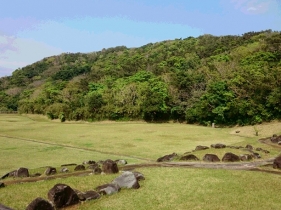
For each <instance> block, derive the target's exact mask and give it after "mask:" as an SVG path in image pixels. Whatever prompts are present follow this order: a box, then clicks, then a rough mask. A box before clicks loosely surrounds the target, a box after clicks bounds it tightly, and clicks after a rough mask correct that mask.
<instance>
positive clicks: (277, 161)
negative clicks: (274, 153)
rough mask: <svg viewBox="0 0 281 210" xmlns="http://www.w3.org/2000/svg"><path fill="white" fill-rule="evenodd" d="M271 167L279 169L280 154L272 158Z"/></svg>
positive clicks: (280, 166) (280, 162) (280, 165)
mask: <svg viewBox="0 0 281 210" xmlns="http://www.w3.org/2000/svg"><path fill="white" fill-rule="evenodd" d="M273 168H278V169H281V156H278V157H276V158H275V159H274V161H273Z"/></svg>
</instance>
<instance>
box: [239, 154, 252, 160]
mask: <svg viewBox="0 0 281 210" xmlns="http://www.w3.org/2000/svg"><path fill="white" fill-rule="evenodd" d="M239 158H240V160H241V161H249V160H252V159H253V157H252V155H250V154H243V155H240V156H239Z"/></svg>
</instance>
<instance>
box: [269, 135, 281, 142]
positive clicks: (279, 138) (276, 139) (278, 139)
mask: <svg viewBox="0 0 281 210" xmlns="http://www.w3.org/2000/svg"><path fill="white" fill-rule="evenodd" d="M270 140H271V142H272V143H278V142H279V141H281V135H280V136H277V135H276V136H273V137H271V138H270Z"/></svg>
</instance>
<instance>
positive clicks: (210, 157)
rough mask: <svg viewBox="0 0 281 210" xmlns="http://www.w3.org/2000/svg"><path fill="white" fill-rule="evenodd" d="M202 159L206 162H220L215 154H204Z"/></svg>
mask: <svg viewBox="0 0 281 210" xmlns="http://www.w3.org/2000/svg"><path fill="white" fill-rule="evenodd" d="M203 161H206V162H220V159H219V158H218V156H217V155H215V154H206V155H204V157H203Z"/></svg>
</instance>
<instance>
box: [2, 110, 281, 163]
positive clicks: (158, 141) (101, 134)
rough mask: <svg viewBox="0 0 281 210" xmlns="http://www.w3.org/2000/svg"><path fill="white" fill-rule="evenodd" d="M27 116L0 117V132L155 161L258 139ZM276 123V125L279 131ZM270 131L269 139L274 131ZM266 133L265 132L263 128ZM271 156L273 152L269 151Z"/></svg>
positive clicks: (187, 128)
mask: <svg viewBox="0 0 281 210" xmlns="http://www.w3.org/2000/svg"><path fill="white" fill-rule="evenodd" d="M34 118H35V117H33V119H31V118H30V116H16V115H0V133H1V134H2V135H7V136H12V137H14V138H27V139H34V140H38V141H40V142H45V143H53V144H60V145H67V146H74V147H79V148H85V149H93V150H97V151H101V152H107V153H113V154H115V155H128V156H136V157H140V158H147V159H151V160H156V159H157V158H158V157H160V156H162V155H164V154H169V153H172V152H177V153H178V154H183V153H185V152H188V151H191V150H193V149H194V148H195V147H196V146H197V145H205V146H210V144H213V143H224V144H227V145H242V146H246V144H252V145H253V146H261V147H265V149H266V148H267V146H264V145H261V144H259V143H258V142H257V139H259V138H260V137H261V136H258V137H257V136H255V135H253V134H250V133H253V131H252V130H251V129H249V130H251V132H249V131H247V130H246V129H245V128H246V127H243V128H239V129H241V132H240V133H239V134H236V133H235V132H234V131H235V130H236V129H237V128H217V129H212V128H210V127H200V126H195V125H186V124H173V123H170V124H149V123H143V122H129V123H127V122H126V123H114V122H107V123H83V122H77V123H59V122H52V121H48V120H47V119H45V120H42V118H40V121H37V118H38V117H37V118H35V119H34ZM280 125H281V124H280V123H279V124H277V127H278V126H279V129H280ZM277 127H276V129H275V130H272V133H270V134H268V135H267V136H271V135H272V134H273V133H278V132H277V130H278V129H277ZM242 129H243V130H242ZM264 130H267V129H264ZM233 132H234V133H235V134H232V133H233ZM272 152H273V155H276V154H277V150H276V151H275V150H273V151H272Z"/></svg>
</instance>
